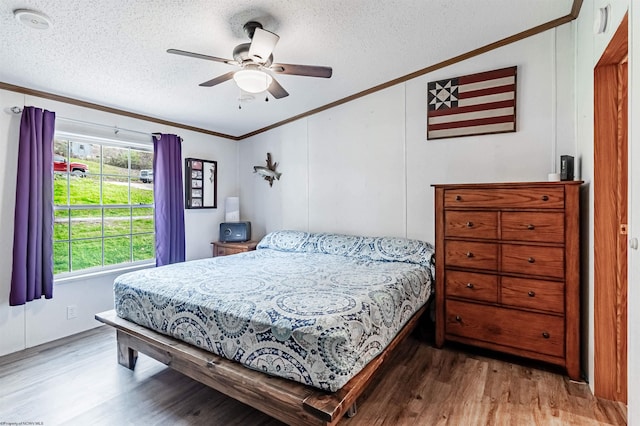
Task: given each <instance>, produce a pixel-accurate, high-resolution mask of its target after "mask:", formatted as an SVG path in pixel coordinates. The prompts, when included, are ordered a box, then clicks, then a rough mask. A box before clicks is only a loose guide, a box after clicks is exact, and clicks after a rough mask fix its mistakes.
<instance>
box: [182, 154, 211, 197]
mask: <svg viewBox="0 0 640 426" xmlns="http://www.w3.org/2000/svg"><path fill="white" fill-rule="evenodd" d="M184 161H185V167H184V177H185V179H184V186H185V191H184V194H185V203H184V204H185V207H186V208H188V209H215V208H217V207H218V162H217V161H210V160H202V159H199V158H186V159H185V160H184Z"/></svg>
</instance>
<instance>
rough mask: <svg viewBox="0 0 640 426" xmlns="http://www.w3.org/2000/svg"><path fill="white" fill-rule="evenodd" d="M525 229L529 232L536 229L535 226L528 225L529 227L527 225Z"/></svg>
mask: <svg viewBox="0 0 640 426" xmlns="http://www.w3.org/2000/svg"><path fill="white" fill-rule="evenodd" d="M527 229H528V230H529V231H533V230H534V229H536V226H535V225H533V224H531V223H530V224H529V225H527Z"/></svg>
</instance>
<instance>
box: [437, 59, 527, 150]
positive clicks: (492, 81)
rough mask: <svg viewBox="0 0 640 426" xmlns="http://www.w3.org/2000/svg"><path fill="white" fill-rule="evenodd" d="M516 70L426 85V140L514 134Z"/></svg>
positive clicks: (505, 69)
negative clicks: (489, 134)
mask: <svg viewBox="0 0 640 426" xmlns="http://www.w3.org/2000/svg"><path fill="white" fill-rule="evenodd" d="M516 76H517V67H510V68H502V69H499V70H495V71H487V72H481V73H478V74H471V75H465V76H463V77H456V78H450V79H447V80H440V81H432V82H430V83H428V84H427V106H428V108H427V139H440V138H453V137H458V136H471V135H482V134H488V133H505V132H515V131H516Z"/></svg>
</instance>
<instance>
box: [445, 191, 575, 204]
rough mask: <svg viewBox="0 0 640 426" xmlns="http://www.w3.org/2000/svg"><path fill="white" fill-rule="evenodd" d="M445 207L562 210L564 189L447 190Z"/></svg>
mask: <svg viewBox="0 0 640 426" xmlns="http://www.w3.org/2000/svg"><path fill="white" fill-rule="evenodd" d="M444 206H445V208H449V207H485V208H536V209H545V208H546V209H562V208H564V188H562V187H557V188H553V187H549V188H535V187H534V188H499V189H471V188H461V189H447V190H445V191H444Z"/></svg>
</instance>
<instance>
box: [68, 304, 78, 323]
mask: <svg viewBox="0 0 640 426" xmlns="http://www.w3.org/2000/svg"><path fill="white" fill-rule="evenodd" d="M74 318H78V307H77V306H76V305H69V306H67V319H68V320H70V319H74Z"/></svg>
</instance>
